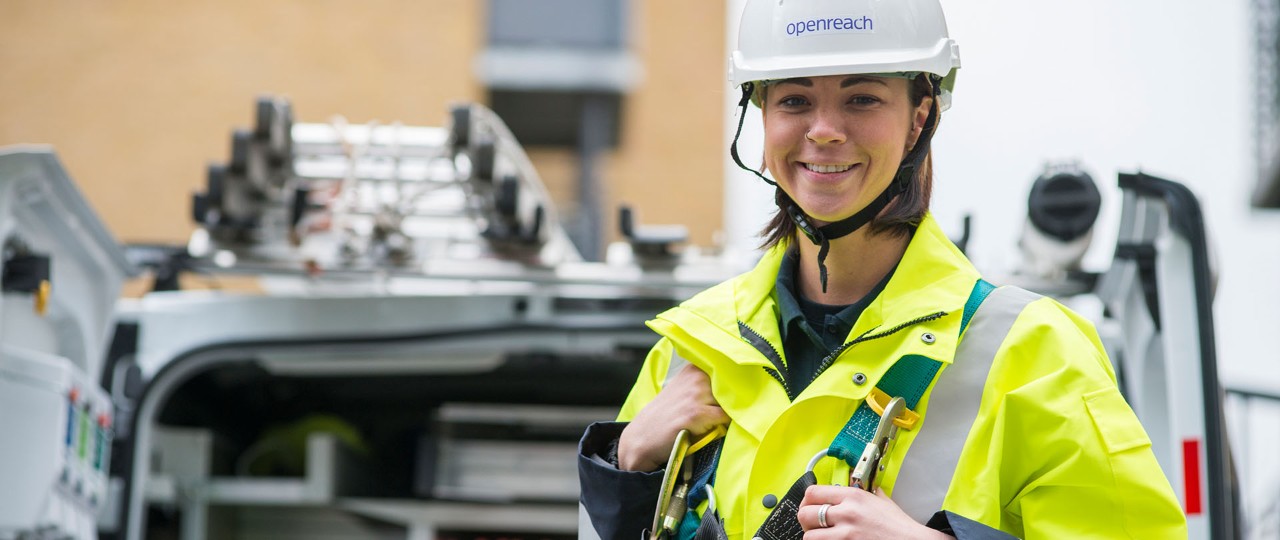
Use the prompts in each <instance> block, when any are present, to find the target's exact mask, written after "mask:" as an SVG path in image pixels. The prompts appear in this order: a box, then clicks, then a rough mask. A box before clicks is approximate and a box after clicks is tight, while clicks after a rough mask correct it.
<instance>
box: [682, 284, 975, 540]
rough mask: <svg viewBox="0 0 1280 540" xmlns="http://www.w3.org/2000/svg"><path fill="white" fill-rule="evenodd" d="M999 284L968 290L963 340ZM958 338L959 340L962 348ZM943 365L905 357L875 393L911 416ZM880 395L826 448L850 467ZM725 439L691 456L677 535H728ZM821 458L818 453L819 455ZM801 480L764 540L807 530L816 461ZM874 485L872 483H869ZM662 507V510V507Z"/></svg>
mask: <svg viewBox="0 0 1280 540" xmlns="http://www.w3.org/2000/svg"><path fill="white" fill-rule="evenodd" d="M995 288H996V287H995V286H994V285H992V284H991V283H989V282H987V281H986V280H983V279H979V280H978V281H977V282H976V283H975V284H974V286H973V290H972V291H970V293H969V298H968V300H967V301H966V302H965V306H964V312H963V314H962V316H961V319H960V332H959V335H960V337H961V338H963V336H964V330H965V328H966V327H968V325H969V322H970V321H971V320H972V319H973V316H974V314H975V313H976V312H977V311H978V308H979V307H980V306H981V305H982V302H983V301H984V300H986V298H987V296H988V295H990V294H991V291H993V290H995ZM958 346H959V341H957V347H958ZM672 362H673V366H674V369H669V371H668V372H669V373H671V372H674V371H678V369H679V367H680V366H678V365H674V364H676V363H683V362H687V361H685V360H683V359H680V358H679V357H677V356H674V355H673V357H672ZM941 368H942V363H941V362H939V361H937V360H934V359H932V358H928V357H925V356H919V355H908V356H904V357H902V358H900V359H899V360H898V361H897V362H895V363H894V364H893V366H891V367H890V368H889V370H888V371H887V372H885V374H884V376H883V377H881V378H880V380H879V381H878V382H876V385H875V390H873V394H878V395H887V396H894V397H900V398H902V399H903V400H904V401H905V405H906V407H907V409H908V410H907V412H908V413H910V414H911V415H914V414H915V413H914V412H912V411H915V410H916V407H917V406H918V405H919V403H920V398H921V397H922V396H923V395H924V393H925V392H926V391H927V390H928V389H929V386H930V385H931V384H932V383H933V379H934V377H935V376H936V375H937V373H938V370H939V369H941ZM875 401H876V400H875V399H869V400H864V401H863V402H862V403H860V404H859V405H858V407H857V409H856V410H855V411H854V412H853V415H852V416H850V417H849V421H848V422H846V423H845V425H844V427H843V428H841V430H840V432H839V433H837V434H836V436H835V438H834V439H833V440H832V441H831V444H830V445H829V446H828V448H827V450H826V455H827V456H831V457H835V458H839V459H842V460H844V461H845V463H848V464H849V467H851V468H856V467H857V466H858V463H859V461H860V460H861V459H862V457H863V454H864V449H866V448H867V446H868V445H869V444H871V443H873V439H874V438H875V435H876V431H877V428H878V427H879V424H880V422H881V413H880V412H878V411H876V410H875V408H874V407H873V405H872V404H873V402H875ZM723 448H724V445H723V439H719V440H716V441H715V442H712V443H710V444H708V445H706V446H705V447H703V448H702V450H700V451H698V452H696V453H694V454H693V455H691V456H689V458H688V459H689V460H692V465H691V466H690V467H689V468H688V473H689V478H688V483H687V484H686V487H687V491H686V493H687V497H686V499H685V501H684V502H685V503H686V504H687V506H686V508H687V510H686V511H685V512H684V519H682V520H680V524H679V528H678V529H676V531H675V534H673V535H671V537H672V538H676V539H679V540H689V539H696V540H720V539H724V538H727V535H726V534H725V531H724V523H723V521H721V520H720V517H719V512H718V511H717V510H716V508H715V505H714V498H713V497H712V496H711V489H710V486H713V485H715V471H716V467H717V465H718V464H719V461H720V453H721V451H722V450H723ZM815 461H816V457H815ZM677 466H680V465H677ZM808 469H809V470H807V471H806V472H805V473H804V474H803V475H801V476H800V478H799V479H797V480H796V481H795V483H793V484H792V485H791V488H790V489H788V490H787V493H786V495H785V496H783V497H782V498H781V499H780V500H779V501H778V502H777V504H776V505H775V506H774V507H773V510H772V511H771V512H770V513H769V517H768V518H766V519H765V521H764V524H762V525H761V526H760V529H759V530H758V531H756V534H755V535H754V536H753V538H759V539H762V540H800V539H801V538H802V537H803V536H804V530H803V529H802V528H801V527H800V522H799V520H798V519H797V518H796V513H797V512H798V511H799V509H800V501H802V500H803V499H804V493H805V490H807V489H808V488H809V486H812V485H815V484H817V477H816V476H815V475H814V473H813V470H812V469H813V463H810V466H809V468H808ZM869 486H870V484H868V487H869ZM708 497H712V500H711V501H710V502H709V503H708V507H707V509H706V511H705V512H703V515H702V517H701V519H699V517H698V515H697V512H696V511H695V510H694V509H695V508H697V506H698V505H700V504H701V503H702V501H704V500H708ZM660 511H661V509H660Z"/></svg>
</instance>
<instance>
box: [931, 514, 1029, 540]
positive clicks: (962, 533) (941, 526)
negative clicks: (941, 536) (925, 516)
mask: <svg viewBox="0 0 1280 540" xmlns="http://www.w3.org/2000/svg"><path fill="white" fill-rule="evenodd" d="M925 525H926V526H927V527H929V528H930V529H934V530H936V531H940V532H943V533H946V534H949V535H951V536H954V537H956V540H1010V539H1013V540H1016V537H1014V536H1013V535H1011V534H1009V533H1007V532H1004V531H1002V530H1000V529H993V528H991V527H988V526H986V525H983V524H981V523H978V522H977V521H974V520H972V519H969V518H967V517H964V516H962V515H959V514H954V513H951V512H948V511H946V510H941V511H939V512H937V513H935V514H934V515H933V517H931V518H929V522H928V523H926V524H925Z"/></svg>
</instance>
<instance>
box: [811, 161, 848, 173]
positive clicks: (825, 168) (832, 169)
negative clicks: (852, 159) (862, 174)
mask: <svg viewBox="0 0 1280 540" xmlns="http://www.w3.org/2000/svg"><path fill="white" fill-rule="evenodd" d="M804 168H806V169H809V170H811V171H813V172H816V173H838V172H845V171H847V170H849V169H852V168H853V165H852V164H849V165H814V164H812V163H805V164H804Z"/></svg>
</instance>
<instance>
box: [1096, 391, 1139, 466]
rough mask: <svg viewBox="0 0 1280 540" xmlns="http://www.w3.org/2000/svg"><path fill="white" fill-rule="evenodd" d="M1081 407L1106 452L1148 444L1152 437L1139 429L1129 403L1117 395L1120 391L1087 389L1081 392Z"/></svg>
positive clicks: (1115, 452) (1118, 451) (1121, 450)
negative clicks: (1086, 413) (1085, 410)
mask: <svg viewBox="0 0 1280 540" xmlns="http://www.w3.org/2000/svg"><path fill="white" fill-rule="evenodd" d="M1084 406H1085V408H1086V409H1088V411H1089V416H1090V417H1091V418H1092V419H1093V426H1094V427H1095V428H1097V430H1098V435H1100V436H1101V437H1102V444H1103V445H1104V446H1105V447H1106V449H1107V453H1108V454H1118V453H1120V452H1124V451H1125V450H1132V449H1134V448H1138V447H1142V446H1151V439H1150V438H1148V437H1147V432H1146V431H1145V430H1143V429H1142V424H1141V423H1140V422H1138V417H1137V415H1135V414H1134V413H1133V409H1131V408H1129V403H1128V402H1126V401H1125V400H1124V396H1121V395H1120V390H1118V389H1116V388H1103V389H1101V390H1095V391H1093V392H1089V393H1088V394H1085V395H1084Z"/></svg>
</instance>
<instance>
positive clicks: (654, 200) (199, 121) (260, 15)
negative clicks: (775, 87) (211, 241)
mask: <svg viewBox="0 0 1280 540" xmlns="http://www.w3.org/2000/svg"><path fill="white" fill-rule="evenodd" d="M485 8H486V3H485V2H483V1H479V0H430V1H427V0H419V1H410V0H370V1H364V2H351V1H338V0H277V1H270V2H263V1H260V0H259V1H250V0H219V1H217V2H185V1H184V2H174V1H171V0H168V1H162V0H113V1H110V2H102V1H100V0H60V1H57V2H48V1H41V0H5V1H4V2H0V145H9V144H18V143H44V144H51V145H53V146H54V148H55V149H56V151H57V152H58V154H59V156H60V157H61V159H62V161H63V163H64V165H65V166H66V167H67V169H68V170H69V172H70V173H71V176H72V178H73V179H74V180H75V181H76V182H77V184H78V185H79V186H80V188H81V190H82V191H83V193H84V194H85V196H86V198H88V200H89V203H90V205H92V206H93V208H95V209H96V210H97V211H98V213H99V215H100V216H101V217H102V218H103V220H104V221H105V222H106V224H107V227H108V228H109V229H110V230H111V231H112V232H113V233H114V234H115V236H116V237H117V238H118V239H120V240H121V241H123V242H167V243H181V242H184V241H185V240H186V238H187V236H188V235H189V234H190V232H191V231H192V230H193V229H194V224H193V222H192V220H191V218H190V215H191V210H190V204H191V194H192V193H193V192H195V191H200V190H203V186H204V182H205V180H204V171H205V165H206V164H207V163H208V162H211V161H226V160H227V158H228V156H229V144H230V139H231V130H232V129H234V128H237V127H246V128H247V127H250V126H251V125H252V121H253V104H254V99H255V97H256V96H258V95H261V94H275V95H282V96H285V97H288V98H289V99H290V100H291V101H292V103H293V107H294V113H295V118H296V121H299V122H325V121H328V120H329V119H330V118H332V117H333V116H334V115H342V116H343V117H345V118H346V120H347V121H349V122H352V123H364V122H369V121H374V120H377V121H382V122H391V121H400V122H403V123H405V124H408V125H444V124H445V122H446V121H447V107H448V104H449V103H451V102H454V101H465V100H473V101H480V100H483V99H484V93H485V91H484V87H483V85H482V84H481V83H480V82H479V81H478V80H477V78H476V76H475V72H474V69H473V62H474V59H475V56H476V53H477V52H478V51H479V50H480V48H481V47H483V46H484V43H485V40H486V36H485V26H486V22H485V20H486V19H485ZM630 8H631V12H632V17H631V25H632V30H633V35H632V41H633V43H634V47H633V50H634V51H635V53H636V54H637V57H638V59H639V61H640V63H641V65H642V66H643V80H642V82H641V84H640V85H639V86H638V87H637V88H636V89H635V91H634V92H633V93H631V94H629V95H628V96H627V97H626V99H625V100H624V104H623V111H622V122H623V124H622V132H621V145H620V146H619V148H618V149H617V150H616V151H615V152H612V153H611V155H609V156H606V159H605V160H604V164H603V165H604V166H603V167H602V169H601V170H600V174H601V177H602V180H603V191H604V193H605V208H604V209H603V212H602V214H603V215H604V216H605V217H606V226H607V231H606V238H616V228H617V226H616V223H615V216H616V207H617V205H618V204H619V203H620V202H626V203H629V204H631V205H633V206H634V207H636V208H637V209H638V211H639V215H640V219H641V221H642V222H645V223H684V224H686V225H688V226H689V227H690V232H691V239H692V240H693V241H694V242H695V243H698V244H704V245H705V244H708V243H710V242H711V241H712V238H713V235H714V233H715V232H716V231H718V230H719V229H720V228H721V223H722V218H721V216H722V209H721V206H722V203H721V200H722V196H721V184H722V179H723V174H724V173H723V167H722V161H723V156H724V152H725V151H726V150H725V149H724V148H723V147H722V146H723V145H722V143H721V110H722V101H723V99H724V93H723V88H722V87H723V86H724V65H725V61H724V58H725V51H724V9H725V8H724V3H723V1H711V2H670V1H645V0H632V2H631V6H630ZM529 151H530V154H531V157H532V158H533V160H534V164H535V166H537V168H538V169H539V172H540V174H541V175H542V176H543V180H544V181H545V182H546V183H547V184H548V188H549V191H550V192H551V193H552V194H553V197H554V198H556V199H557V204H558V207H560V208H561V209H562V210H563V211H565V212H572V211H573V209H574V208H576V202H575V201H574V200H573V197H574V193H575V190H574V183H575V182H577V161H576V158H575V156H574V155H573V153H572V152H571V151H568V150H557V149H537V148H534V149H529Z"/></svg>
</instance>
